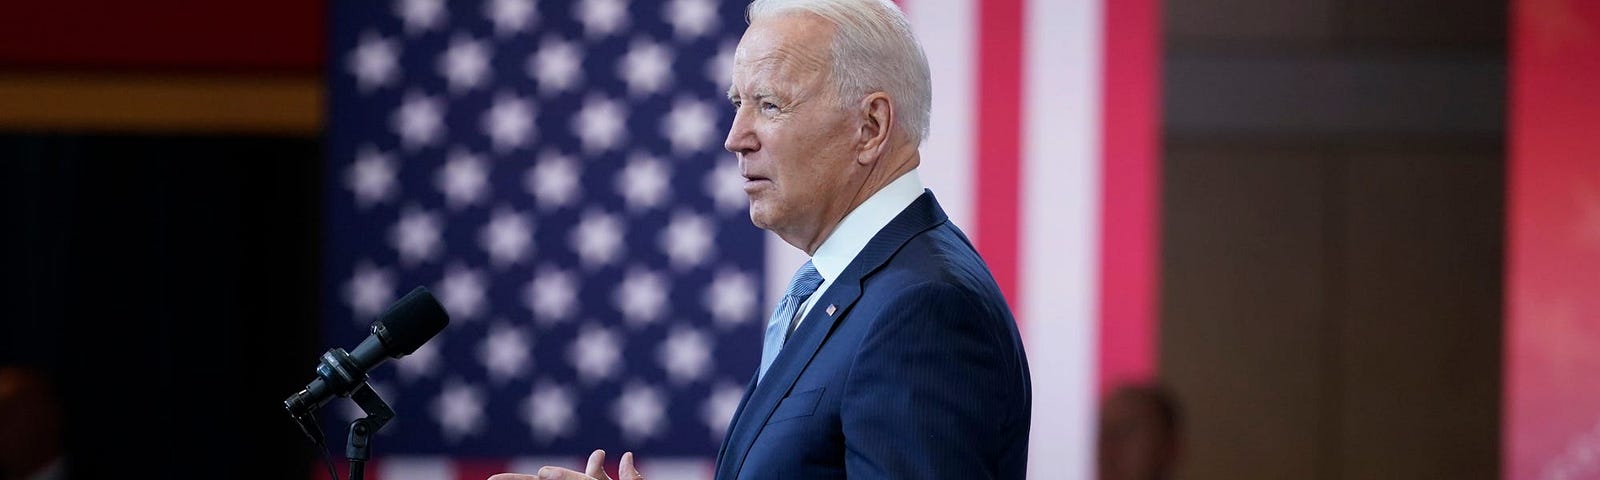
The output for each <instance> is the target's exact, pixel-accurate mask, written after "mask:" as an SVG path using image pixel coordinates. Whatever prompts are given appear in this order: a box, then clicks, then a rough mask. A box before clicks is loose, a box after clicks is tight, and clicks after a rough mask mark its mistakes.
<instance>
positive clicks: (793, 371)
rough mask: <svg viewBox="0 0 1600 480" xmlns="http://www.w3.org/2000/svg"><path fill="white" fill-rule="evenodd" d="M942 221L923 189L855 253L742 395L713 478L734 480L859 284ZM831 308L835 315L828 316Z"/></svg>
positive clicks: (941, 213)
mask: <svg viewBox="0 0 1600 480" xmlns="http://www.w3.org/2000/svg"><path fill="white" fill-rule="evenodd" d="M944 221H945V214H944V210H942V209H940V208H939V202H938V201H937V200H935V199H934V198H933V193H931V192H927V191H924V192H923V194H922V196H920V197H917V200H916V201H913V202H911V205H909V206H907V207H906V209H905V210H903V211H901V212H900V215H898V216H896V217H895V219H894V220H892V221H890V222H889V224H888V225H886V226H884V227H883V229H882V230H880V231H878V234H877V235H874V236H873V237H872V241H870V242H867V246H866V247H864V248H862V249H861V253H858V254H856V258H855V260H853V261H851V262H850V266H849V267H846V268H845V270H844V272H841V273H840V274H839V278H838V279H837V280H835V281H834V282H833V285H832V286H830V287H828V290H827V291H826V292H823V294H822V296H821V297H819V298H818V299H817V301H816V302H815V303H813V304H812V307H811V311H810V312H808V313H807V314H806V316H805V320H803V321H802V322H801V323H800V326H799V327H798V328H797V329H795V331H794V334H793V335H792V336H791V337H790V338H789V342H788V343H787V344H785V345H784V347H783V350H782V351H780V352H779V353H778V358H776V359H774V360H773V362H772V366H771V367H768V370H767V378H766V379H765V380H763V381H761V382H760V383H759V384H756V385H755V388H754V390H747V391H746V392H747V393H746V397H745V401H744V403H743V404H741V405H740V408H739V410H738V413H736V414H734V422H733V425H731V426H730V427H729V432H728V435H727V437H726V438H724V439H723V445H722V451H721V452H720V453H719V454H718V462H717V478H719V479H733V478H736V477H737V476H738V473H739V470H740V468H741V467H743V466H744V460H745V457H747V456H748V455H749V453H750V445H751V444H752V443H754V442H755V439H756V437H757V436H758V435H759V434H760V433H761V427H763V426H765V425H766V423H767V419H768V418H770V417H771V416H772V411H773V409H776V408H777V406H778V402H779V401H781V400H783V398H784V396H786V395H788V393H789V390H790V389H791V388H793V387H794V383H795V381H796V380H798V379H799V378H800V372H803V371H805V367H806V365H808V364H810V363H811V359H812V357H815V356H816V354H817V350H818V349H820V348H821V347H822V343H823V342H824V341H826V340H827V338H828V336H829V335H831V334H832V333H833V327H834V326H835V325H837V324H838V322H839V320H840V319H843V318H844V317H845V315H848V314H849V313H850V307H852V306H854V305H855V303H856V300H857V299H859V298H861V284H862V282H863V281H864V280H865V279H866V278H867V277H868V276H871V274H872V273H873V272H876V271H877V270H878V268H879V267H881V266H883V264H884V263H885V262H887V261H888V260H889V258H890V257H892V256H893V255H894V252H896V251H899V250H900V247H901V246H903V245H905V243H906V241H907V240H910V239H911V237H912V236H914V235H916V234H918V233H921V232H922V231H924V230H927V229H929V228H933V227H934V226H936V225H938V224H940V223H943V222H944ZM830 308H831V309H832V310H833V311H831V312H830V311H829V310H830Z"/></svg>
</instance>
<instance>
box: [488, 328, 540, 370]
mask: <svg viewBox="0 0 1600 480" xmlns="http://www.w3.org/2000/svg"><path fill="white" fill-rule="evenodd" d="M531 347H532V341H531V340H530V339H529V338H528V337H527V336H526V335H525V334H523V330H522V329H521V328H518V327H516V326H513V325H511V324H509V323H506V322H504V321H501V322H496V323H495V325H494V326H492V327H490V328H489V333H488V334H486V335H484V336H483V341H482V342H480V343H479V344H478V361H479V362H482V363H483V368H484V370H486V371H488V372H489V379H490V380H492V381H495V382H499V383H505V382H506V381H508V380H512V379H516V378H519V377H521V376H522V373H523V372H524V371H525V370H527V369H528V368H532V367H533V365H532V362H530V361H529V358H528V349H529V348H531Z"/></svg>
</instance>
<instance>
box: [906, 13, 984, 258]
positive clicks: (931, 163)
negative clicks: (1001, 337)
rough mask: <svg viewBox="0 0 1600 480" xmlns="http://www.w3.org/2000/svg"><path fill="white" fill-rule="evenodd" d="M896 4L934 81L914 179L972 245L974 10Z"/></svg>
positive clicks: (975, 46)
mask: <svg viewBox="0 0 1600 480" xmlns="http://www.w3.org/2000/svg"><path fill="white" fill-rule="evenodd" d="M900 4H901V5H903V6H904V7H905V9H906V13H907V14H908V16H909V17H910V18H911V25H912V28H914V29H916V31H917V37H918V39H919V40H921V42H922V49H923V51H924V52H926V53H927V55H928V70H929V73H931V75H932V77H933V116H932V118H931V119H930V120H931V121H930V122H929V126H928V138H926V139H924V140H923V142H922V164H921V166H920V167H918V168H917V174H918V175H919V176H921V177H922V182H923V184H924V185H926V186H927V187H928V188H929V189H931V190H933V193H934V194H935V195H938V196H939V205H940V206H941V207H944V211H945V213H946V214H948V215H949V216H950V220H951V221H952V222H955V224H956V226H958V227H961V228H962V230H963V231H964V232H965V233H966V234H967V236H968V237H970V238H971V239H972V241H973V242H974V243H976V242H977V241H978V237H977V235H978V232H977V229H976V228H975V227H976V224H975V223H973V204H974V202H973V198H972V196H973V190H974V188H975V182H974V180H973V179H974V178H975V176H974V175H975V170H976V163H977V162H975V161H974V160H973V158H972V152H973V151H974V150H973V148H974V147H973V138H974V137H975V136H976V135H977V129H976V128H975V127H974V125H973V118H974V115H975V114H974V113H973V105H974V103H973V95H974V94H975V92H974V90H973V89H974V88H977V87H976V85H975V84H976V79H977V73H976V71H975V69H974V67H973V59H974V55H975V53H974V52H976V50H977V41H978V39H977V37H976V30H977V24H976V22H975V21H974V19H976V18H978V14H977V10H976V8H975V7H974V5H973V2H971V1H968V0H949V1H941V2H920V3H919V2H915V1H913V0H907V1H902V2H901V3H900Z"/></svg>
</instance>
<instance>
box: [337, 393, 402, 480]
mask: <svg viewBox="0 0 1600 480" xmlns="http://www.w3.org/2000/svg"><path fill="white" fill-rule="evenodd" d="M350 399H351V400H355V402H356V406H359V407H361V411H362V412H365V413H366V414H367V416H365V417H361V418H358V419H356V420H355V421H353V422H350V440H349V443H348V444H346V445H345V447H344V456H345V459H347V460H349V461H350V474H349V475H348V476H347V477H346V478H347V479H348V480H362V476H363V474H364V473H365V471H366V463H367V460H368V459H369V458H371V456H372V435H373V434H376V433H378V429H380V428H383V425H384V424H387V423H389V420H390V419H393V418H394V410H393V409H390V408H389V404H388V403H384V401H383V399H382V398H379V397H378V392H376V391H373V390H372V386H371V385H367V384H366V382H362V383H361V386H359V387H356V390H355V391H354V392H351V394H350Z"/></svg>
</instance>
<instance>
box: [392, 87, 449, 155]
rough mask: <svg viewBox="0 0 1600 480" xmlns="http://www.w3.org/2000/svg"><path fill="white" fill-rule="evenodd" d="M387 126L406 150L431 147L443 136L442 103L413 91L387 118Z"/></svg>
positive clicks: (435, 98) (407, 94)
mask: <svg viewBox="0 0 1600 480" xmlns="http://www.w3.org/2000/svg"><path fill="white" fill-rule="evenodd" d="M389 126H390V128H392V129H394V133H395V135H398V136H399V137H400V145H401V146H403V147H405V148H406V150H415V149H417V148H421V147H425V146H428V145H433V144H434V143H437V142H438V141H439V137H440V136H442V135H443V134H444V102H443V101H442V100H440V99H439V98H437V97H432V96H428V95H424V94H422V93H421V92H417V91H414V90H413V91H410V92H407V93H406V98H405V100H403V101H402V103H401V104H400V108H398V109H396V110H395V111H394V116H392V117H390V118H389Z"/></svg>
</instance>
